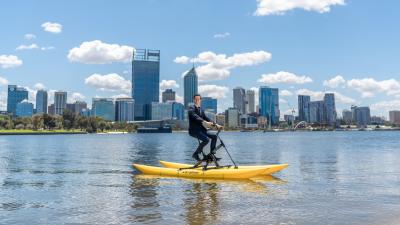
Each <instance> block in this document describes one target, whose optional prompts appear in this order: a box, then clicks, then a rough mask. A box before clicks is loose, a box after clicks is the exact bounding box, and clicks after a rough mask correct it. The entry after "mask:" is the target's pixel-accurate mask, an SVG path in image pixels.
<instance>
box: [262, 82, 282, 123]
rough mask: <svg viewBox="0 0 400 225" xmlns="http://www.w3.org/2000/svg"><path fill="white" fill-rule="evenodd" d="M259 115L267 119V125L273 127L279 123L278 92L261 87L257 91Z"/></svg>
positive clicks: (275, 89) (274, 89)
mask: <svg viewBox="0 0 400 225" xmlns="http://www.w3.org/2000/svg"><path fill="white" fill-rule="evenodd" d="M258 93H259V104H260V115H261V116H264V117H266V118H268V125H269V126H275V125H278V123H279V116H280V111H279V90H278V88H270V87H267V86H261V87H260V89H259V92H258Z"/></svg>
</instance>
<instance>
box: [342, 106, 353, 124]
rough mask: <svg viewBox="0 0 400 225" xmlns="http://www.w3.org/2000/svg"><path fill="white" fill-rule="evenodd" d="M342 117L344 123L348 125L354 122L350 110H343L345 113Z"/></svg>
mask: <svg viewBox="0 0 400 225" xmlns="http://www.w3.org/2000/svg"><path fill="white" fill-rule="evenodd" d="M342 117H343V121H344V122H345V123H346V124H350V123H351V121H352V113H351V111H350V110H348V109H343V111H342Z"/></svg>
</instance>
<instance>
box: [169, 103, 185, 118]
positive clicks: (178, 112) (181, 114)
mask: <svg viewBox="0 0 400 225" xmlns="http://www.w3.org/2000/svg"><path fill="white" fill-rule="evenodd" d="M172 118H173V119H176V120H184V119H185V106H184V105H183V104H182V103H179V102H172Z"/></svg>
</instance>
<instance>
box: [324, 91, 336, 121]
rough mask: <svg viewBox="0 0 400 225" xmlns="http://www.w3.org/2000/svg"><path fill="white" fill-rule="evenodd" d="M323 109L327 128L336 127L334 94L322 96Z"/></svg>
mask: <svg viewBox="0 0 400 225" xmlns="http://www.w3.org/2000/svg"><path fill="white" fill-rule="evenodd" d="M324 107H325V115H326V123H327V124H328V126H331V127H334V126H336V106H335V94H333V93H326V94H325V96H324Z"/></svg>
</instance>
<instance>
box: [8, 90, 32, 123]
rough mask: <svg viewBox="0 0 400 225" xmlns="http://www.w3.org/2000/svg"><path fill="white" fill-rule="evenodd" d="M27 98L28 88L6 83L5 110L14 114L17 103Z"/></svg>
mask: <svg viewBox="0 0 400 225" xmlns="http://www.w3.org/2000/svg"><path fill="white" fill-rule="evenodd" d="M25 99H28V90H26V89H25V88H23V87H18V86H17V85H8V94H7V112H8V113H10V114H12V115H13V116H15V114H16V109H17V104H18V103H20V102H22V101H23V100H25Z"/></svg>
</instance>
